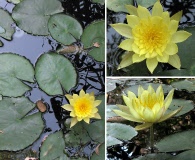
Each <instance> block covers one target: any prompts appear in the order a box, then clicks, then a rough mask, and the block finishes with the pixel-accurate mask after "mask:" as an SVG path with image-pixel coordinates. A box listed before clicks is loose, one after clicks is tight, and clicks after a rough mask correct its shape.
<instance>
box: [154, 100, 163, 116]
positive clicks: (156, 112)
mask: <svg viewBox="0 0 195 160" xmlns="http://www.w3.org/2000/svg"><path fill="white" fill-rule="evenodd" d="M161 108H162V106H161V105H160V103H158V102H157V103H155V105H154V106H153V108H152V111H153V113H154V116H155V117H157V114H158V113H159V111H160V109H161ZM155 119H156V118H155Z"/></svg>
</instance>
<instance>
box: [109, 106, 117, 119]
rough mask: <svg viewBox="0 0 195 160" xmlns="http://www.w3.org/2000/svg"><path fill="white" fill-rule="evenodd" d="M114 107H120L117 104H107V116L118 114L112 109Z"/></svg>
mask: <svg viewBox="0 0 195 160" xmlns="http://www.w3.org/2000/svg"><path fill="white" fill-rule="evenodd" d="M113 109H118V107H117V106H116V105H107V107H106V117H107V118H110V117H115V116H118V115H116V113H114V112H113V111H112V110H113Z"/></svg>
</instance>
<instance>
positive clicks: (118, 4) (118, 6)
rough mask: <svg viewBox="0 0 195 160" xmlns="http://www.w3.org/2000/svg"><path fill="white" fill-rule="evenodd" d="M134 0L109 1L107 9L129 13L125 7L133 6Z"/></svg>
mask: <svg viewBox="0 0 195 160" xmlns="http://www.w3.org/2000/svg"><path fill="white" fill-rule="evenodd" d="M132 4H133V0H108V1H107V8H108V9H109V10H112V11H114V12H127V10H126V8H125V5H132Z"/></svg>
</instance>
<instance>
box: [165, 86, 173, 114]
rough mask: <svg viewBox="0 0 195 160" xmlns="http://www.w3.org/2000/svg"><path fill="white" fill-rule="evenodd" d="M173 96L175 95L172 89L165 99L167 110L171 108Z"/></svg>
mask: <svg viewBox="0 0 195 160" xmlns="http://www.w3.org/2000/svg"><path fill="white" fill-rule="evenodd" d="M173 94H174V89H172V90H171V91H170V92H169V94H168V95H167V97H166V98H165V102H164V106H165V110H167V108H168V107H169V106H170V104H171V102H172V99H173Z"/></svg>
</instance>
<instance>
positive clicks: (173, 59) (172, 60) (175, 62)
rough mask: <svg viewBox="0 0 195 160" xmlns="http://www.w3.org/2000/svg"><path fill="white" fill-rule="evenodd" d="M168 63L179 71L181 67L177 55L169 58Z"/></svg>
mask: <svg viewBox="0 0 195 160" xmlns="http://www.w3.org/2000/svg"><path fill="white" fill-rule="evenodd" d="M168 63H169V64H170V65H172V66H173V67H175V68H177V69H180V67H181V62H180V58H179V56H178V55H177V54H174V55H172V56H169V61H168Z"/></svg>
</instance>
